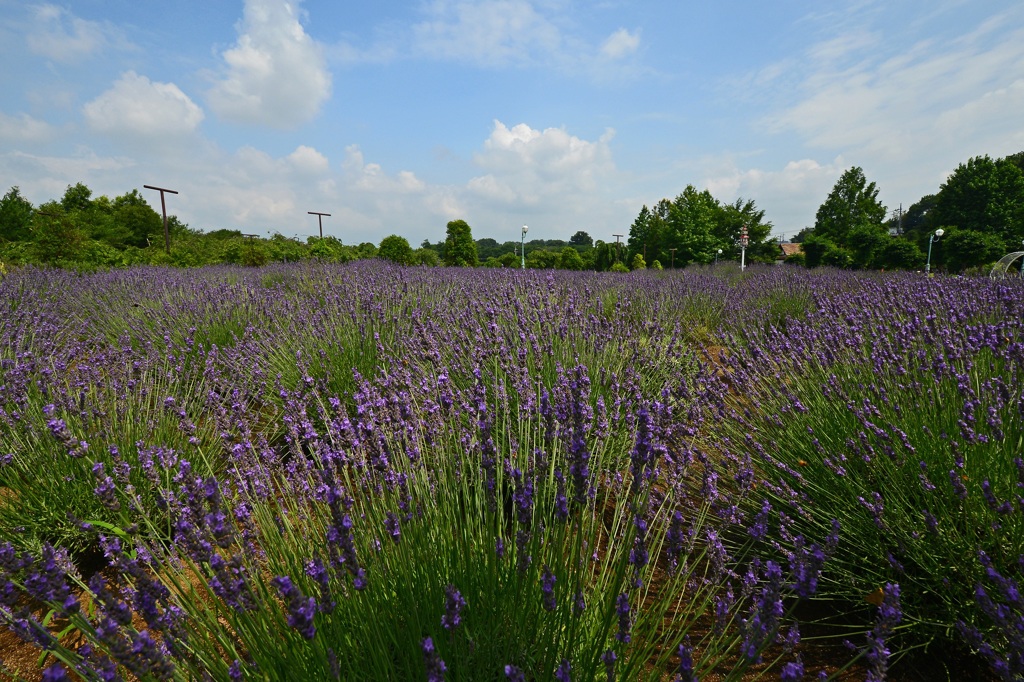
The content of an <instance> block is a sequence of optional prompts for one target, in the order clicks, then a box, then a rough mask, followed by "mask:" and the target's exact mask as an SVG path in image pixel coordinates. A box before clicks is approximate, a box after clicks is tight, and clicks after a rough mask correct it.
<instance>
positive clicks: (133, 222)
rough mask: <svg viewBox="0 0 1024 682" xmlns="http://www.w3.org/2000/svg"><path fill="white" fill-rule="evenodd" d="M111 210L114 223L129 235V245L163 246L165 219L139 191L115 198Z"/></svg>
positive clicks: (140, 246) (141, 246)
mask: <svg viewBox="0 0 1024 682" xmlns="http://www.w3.org/2000/svg"><path fill="white" fill-rule="evenodd" d="M111 209H112V212H113V213H112V216H113V220H114V222H115V223H117V225H118V227H119V228H121V229H122V230H123V231H124V232H125V233H126V234H127V235H129V236H128V243H129V244H131V245H132V246H138V247H139V248H143V247H145V246H150V245H152V246H157V245H163V242H164V221H163V218H162V217H161V216H160V214H159V213H157V212H156V211H154V210H153V208H152V207H151V206H150V205H149V203H148V202H147V201H146V199H145V198H144V197H143V196H142V195H141V194H140V193H139V190H137V189H133V190H132V191H130V192H128V193H126V194H122V195H121V196H119V197H117V198H115V199H114V201H113V204H112V205H111Z"/></svg>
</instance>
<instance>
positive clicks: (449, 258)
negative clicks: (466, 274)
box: [444, 220, 478, 267]
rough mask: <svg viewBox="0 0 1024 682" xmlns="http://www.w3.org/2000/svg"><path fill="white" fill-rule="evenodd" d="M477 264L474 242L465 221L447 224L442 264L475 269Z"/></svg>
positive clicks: (454, 221) (471, 232)
mask: <svg viewBox="0 0 1024 682" xmlns="http://www.w3.org/2000/svg"><path fill="white" fill-rule="evenodd" d="M477 263H478V258H477V253H476V242H474V241H473V231H472V230H471V229H470V227H469V223H467V222H466V221H465V220H453V221H451V222H449V223H448V231H447V237H446V238H445V240H444V264H445V265H454V266H459V267H465V266H474V267H475V266H476V265H477Z"/></svg>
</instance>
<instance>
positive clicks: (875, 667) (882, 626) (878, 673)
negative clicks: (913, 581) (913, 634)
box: [865, 583, 903, 682]
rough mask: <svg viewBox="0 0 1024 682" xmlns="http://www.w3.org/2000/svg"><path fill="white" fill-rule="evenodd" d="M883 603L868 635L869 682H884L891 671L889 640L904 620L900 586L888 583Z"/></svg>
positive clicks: (883, 591) (866, 678)
mask: <svg viewBox="0 0 1024 682" xmlns="http://www.w3.org/2000/svg"><path fill="white" fill-rule="evenodd" d="M882 593H883V596H882V603H881V605H879V607H878V615H877V616H876V618H875V627H874V628H872V630H871V632H869V633H868V650H867V659H868V673H867V676H866V677H865V680H867V682H882V681H883V680H885V679H886V674H887V671H888V669H889V653H890V652H889V648H888V644H887V640H888V639H889V637H890V636H891V635H892V633H893V632H894V630H895V628H896V626H897V625H899V622H900V621H901V620H902V619H903V614H902V612H901V611H900V586H899V585H894V584H892V583H887V584H886V586H885V587H884V588H883V590H882Z"/></svg>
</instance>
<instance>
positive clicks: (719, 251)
mask: <svg viewBox="0 0 1024 682" xmlns="http://www.w3.org/2000/svg"><path fill="white" fill-rule="evenodd" d="M721 255H722V250H721V249H719V250H718V253H716V254H715V265H718V257H719V256H721Z"/></svg>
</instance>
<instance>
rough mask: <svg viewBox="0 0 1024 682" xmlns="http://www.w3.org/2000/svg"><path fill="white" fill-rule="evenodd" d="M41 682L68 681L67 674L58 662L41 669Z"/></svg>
mask: <svg viewBox="0 0 1024 682" xmlns="http://www.w3.org/2000/svg"><path fill="white" fill-rule="evenodd" d="M43 682H68V674H67V672H66V671H65V670H64V666H62V665H61V664H60V663H56V664H54V665H51V666H50V667H49V668H47V669H46V670H44V671H43Z"/></svg>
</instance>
